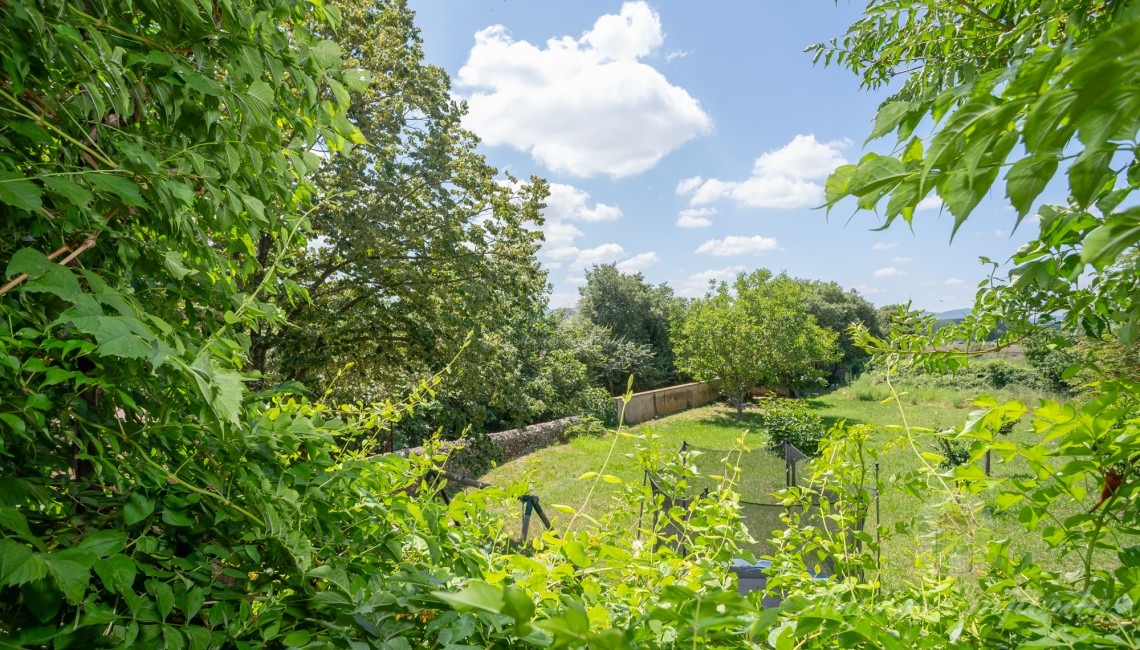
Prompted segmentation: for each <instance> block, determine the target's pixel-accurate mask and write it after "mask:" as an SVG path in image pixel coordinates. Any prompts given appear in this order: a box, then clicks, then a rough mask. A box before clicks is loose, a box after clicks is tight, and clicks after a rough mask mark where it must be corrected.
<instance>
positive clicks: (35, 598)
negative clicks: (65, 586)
mask: <svg viewBox="0 0 1140 650" xmlns="http://www.w3.org/2000/svg"><path fill="white" fill-rule="evenodd" d="M23 595H24V606H25V608H26V609H27V610H28V611H30V612H31V613H32V616H35V617H36V619H37V620H38V621H40V622H41V623H47V622H48V621H51V620H52V619H54V618H55V617H56V616H57V615H58V614H59V609H60V607H62V606H63V593H62V592H61V591H60V589H59V587H57V586H56V584H55V583H54V582H52V581H51V580H39V581H37V582H33V583H31V584H29V585H28V586H27V587H25V588H24V590H23Z"/></svg>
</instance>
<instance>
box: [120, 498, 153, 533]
mask: <svg viewBox="0 0 1140 650" xmlns="http://www.w3.org/2000/svg"><path fill="white" fill-rule="evenodd" d="M152 512H154V501H153V500H151V499H149V498H147V496H146V495H145V494H143V493H142V492H139V491H135V492H131V496H129V497H127V502H126V504H124V505H123V523H125V524H126V525H128V526H134V525H135V524H137V523H139V522H140V521H142V520H144V519H146V518H147V517H149V516H150V515H151V513H152Z"/></svg>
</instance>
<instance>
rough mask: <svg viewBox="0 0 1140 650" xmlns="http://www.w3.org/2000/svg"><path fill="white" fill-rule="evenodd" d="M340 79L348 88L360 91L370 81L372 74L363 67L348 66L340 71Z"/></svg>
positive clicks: (364, 88)
mask: <svg viewBox="0 0 1140 650" xmlns="http://www.w3.org/2000/svg"><path fill="white" fill-rule="evenodd" d="M340 79H341V81H343V82H344V85H345V86H348V89H349V90H351V91H353V92H357V93H362V92H365V91H367V90H368V86H369V84H371V83H372V74H371V73H370V72H368V71H367V70H365V69H363V68H348V69H346V70H342V71H341V73H340Z"/></svg>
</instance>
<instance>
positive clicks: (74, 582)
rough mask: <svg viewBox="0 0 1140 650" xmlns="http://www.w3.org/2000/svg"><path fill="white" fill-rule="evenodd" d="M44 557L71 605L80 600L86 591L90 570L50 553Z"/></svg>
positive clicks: (89, 580)
mask: <svg viewBox="0 0 1140 650" xmlns="http://www.w3.org/2000/svg"><path fill="white" fill-rule="evenodd" d="M46 557H47V560H48V570H49V571H50V572H51V575H52V577H53V578H55V583H56V585H57V586H59V589H60V591H61V592H63V595H64V597H65V598H67V601H68V602H70V603H72V604H73V605H74V604H78V603H79V602H81V601H82V600H83V596H84V594H86V593H87V585H88V584H89V583H90V582H91V570H90V569H89V568H88V567H87V566H86V565H84V564H81V563H79V562H77V561H75V560H65V559H60V558H56V557H53V556H51V555H49V556H46Z"/></svg>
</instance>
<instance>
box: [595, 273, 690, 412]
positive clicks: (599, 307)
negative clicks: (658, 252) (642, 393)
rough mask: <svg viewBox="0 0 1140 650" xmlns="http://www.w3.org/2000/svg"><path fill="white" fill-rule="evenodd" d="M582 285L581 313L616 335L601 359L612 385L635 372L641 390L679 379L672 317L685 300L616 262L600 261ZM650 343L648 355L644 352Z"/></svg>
mask: <svg viewBox="0 0 1140 650" xmlns="http://www.w3.org/2000/svg"><path fill="white" fill-rule="evenodd" d="M578 291H579V293H580V294H581V297H580V298H579V299H578V306H577V307H578V313H577V316H578V317H579V318H581V319H584V320H585V321H587V322H590V323H593V324H594V325H596V326H598V327H601V328H605V329H606V330H607V331H608V332H609V335H610V336H611V337H612V338H613V339H614V343H612V344H610V347H611V348H613V349H612V350H609V351H607V352H608V355H609V356H605V357H603V360H602V362H601V363H600V364H599V365H600V366H602V372H603V374H604V376H605V378H606V381H607V383H609V384H610V388H611V390H613V388H614V387H617V388H618V389H619V390H620V389H621V386H623V385H624V384H625V380H626V378H627V377H629V375H631V374H632V375H634V386H635V388H636V389H637V390H648V389H651V388H658V387H660V386H667V385H669V384H672V383H675V382H676V379H677V369H676V368H675V367H674V359H673V345H672V343H671V332H670V323H671V320H672V319H675V318H676V316H677V314H678V313H679V312H680V309H681V300H680V299H679V298H676V297H674V296H673V290H672V289H670V288H669V286H668V285H665V284H662V285H659V286H656V287H654V286H652V285H650V284H649V283H647V282H646V281H645V278H644V277H642V275H641V274H640V273H634V274H625V273H622V272H621V271H618V270H617V266H616V265H614V264H601V265H594V267H593V268H592V269H589V270H587V271H586V284H585V285H584V286H582V287H581V288H580V289H579V290H578ZM623 346H628V347H623ZM646 347H648V351H649V352H651V353H652V357H651V358H650V359H646V358H645V356H644V355H645V351H644V349H645V348H646ZM638 371H640V372H638ZM611 377H612V378H614V379H616V381H613V380H612V379H611Z"/></svg>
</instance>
